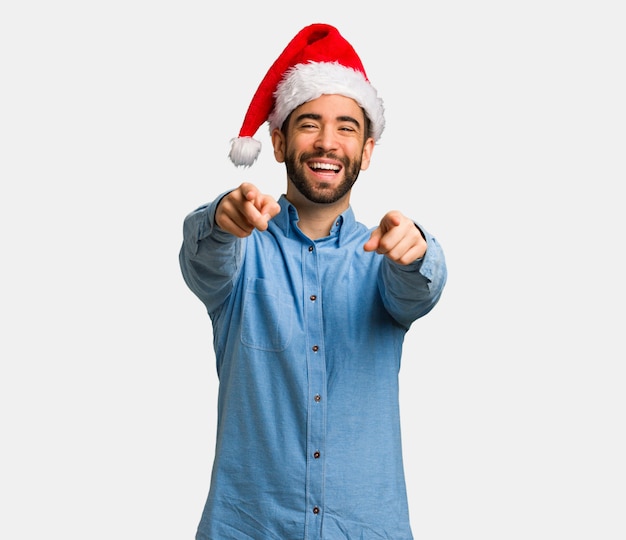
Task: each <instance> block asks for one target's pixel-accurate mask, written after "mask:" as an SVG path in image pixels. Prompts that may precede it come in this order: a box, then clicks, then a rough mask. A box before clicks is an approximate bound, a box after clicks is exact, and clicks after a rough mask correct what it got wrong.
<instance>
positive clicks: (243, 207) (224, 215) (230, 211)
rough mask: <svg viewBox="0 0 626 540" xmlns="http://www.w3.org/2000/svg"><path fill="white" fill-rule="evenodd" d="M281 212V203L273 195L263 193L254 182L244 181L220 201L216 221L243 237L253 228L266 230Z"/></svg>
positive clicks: (219, 225)
mask: <svg viewBox="0 0 626 540" xmlns="http://www.w3.org/2000/svg"><path fill="white" fill-rule="evenodd" d="M279 212H280V205H279V204H278V203H277V202H276V200H275V199H274V198H273V197H272V196H271V195H265V194H263V193H261V192H260V191H259V190H258V189H257V188H256V187H255V186H254V185H252V184H248V183H243V184H241V185H240V186H239V187H238V188H237V189H234V190H233V191H231V192H230V193H229V194H228V195H226V196H225V197H224V198H223V199H222V200H221V201H220V203H219V205H218V207H217V210H216V211H215V223H216V224H217V226H218V227H219V228H220V229H222V230H223V231H226V232H229V233H231V234H233V235H235V236H237V237H239V238H243V237H245V236H249V235H250V233H251V232H252V231H253V229H258V230H259V231H265V230H266V229H267V226H268V223H269V221H270V220H271V219H272V218H273V217H274V216H275V215H276V214H278V213H279Z"/></svg>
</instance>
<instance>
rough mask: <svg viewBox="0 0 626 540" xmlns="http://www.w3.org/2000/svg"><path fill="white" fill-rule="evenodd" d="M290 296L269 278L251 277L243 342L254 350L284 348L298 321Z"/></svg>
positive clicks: (242, 331) (242, 329)
mask: <svg viewBox="0 0 626 540" xmlns="http://www.w3.org/2000/svg"><path fill="white" fill-rule="evenodd" d="M290 300H291V298H290V295H289V294H287V293H285V292H283V291H281V290H280V289H279V288H278V287H277V286H276V285H275V284H274V283H272V282H271V281H269V280H267V279H258V278H254V279H249V280H248V282H247V283H246V291H245V295H244V305H243V320H242V328H241V342H242V343H243V344H244V345H246V346H248V347H252V348H254V349H259V350H263V351H269V352H279V351H283V350H285V349H286V348H287V346H288V345H289V342H290V340H291V334H292V327H293V321H294V316H295V313H294V309H293V305H292V303H291V302H290Z"/></svg>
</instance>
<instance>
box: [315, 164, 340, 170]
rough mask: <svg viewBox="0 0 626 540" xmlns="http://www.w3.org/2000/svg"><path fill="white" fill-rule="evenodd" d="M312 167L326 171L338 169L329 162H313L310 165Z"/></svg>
mask: <svg viewBox="0 0 626 540" xmlns="http://www.w3.org/2000/svg"><path fill="white" fill-rule="evenodd" d="M311 167H312V168H313V169H326V170H328V171H338V170H339V167H337V165H331V164H330V163H313V164H312V165H311Z"/></svg>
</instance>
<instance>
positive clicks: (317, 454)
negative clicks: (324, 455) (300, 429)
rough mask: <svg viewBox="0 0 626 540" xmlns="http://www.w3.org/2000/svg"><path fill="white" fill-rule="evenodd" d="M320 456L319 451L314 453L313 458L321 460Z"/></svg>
mask: <svg viewBox="0 0 626 540" xmlns="http://www.w3.org/2000/svg"><path fill="white" fill-rule="evenodd" d="M320 455H321V454H320V453H319V452H318V451H315V452H313V457H314V458H315V459H319V458H320Z"/></svg>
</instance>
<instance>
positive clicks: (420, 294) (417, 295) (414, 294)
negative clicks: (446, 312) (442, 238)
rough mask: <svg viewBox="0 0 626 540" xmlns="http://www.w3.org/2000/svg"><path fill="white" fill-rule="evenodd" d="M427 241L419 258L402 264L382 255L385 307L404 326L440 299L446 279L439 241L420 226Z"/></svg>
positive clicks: (425, 312)
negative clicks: (383, 257) (425, 248)
mask: <svg viewBox="0 0 626 540" xmlns="http://www.w3.org/2000/svg"><path fill="white" fill-rule="evenodd" d="M420 230H421V231H422V233H423V235H424V238H425V239H426V242H427V244H428V247H427V250H426V253H425V254H424V256H423V257H422V258H421V259H418V260H417V261H415V262H413V263H411V264H409V265H401V264H397V263H394V262H393V261H391V260H389V259H388V258H385V259H384V260H383V262H382V264H381V267H380V273H379V285H380V290H381V294H382V296H383V302H384V304H385V307H386V308H387V311H389V313H390V314H391V315H392V317H394V319H396V321H398V322H399V323H400V324H402V325H403V326H405V327H407V328H408V327H409V326H410V325H411V323H413V322H414V321H415V320H416V319H418V318H420V317H423V316H424V315H426V314H427V313H428V312H429V311H430V310H431V309H432V308H433V307H435V305H436V304H437V302H438V301H439V298H440V297H441V294H442V292H443V289H444V286H445V284H446V279H447V267H446V261H445V256H444V253H443V249H442V248H441V246H440V244H439V242H437V240H436V239H435V238H434V237H433V236H432V235H430V234H429V233H428V232H427V231H425V230H424V229H423V228H421V227H420Z"/></svg>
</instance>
